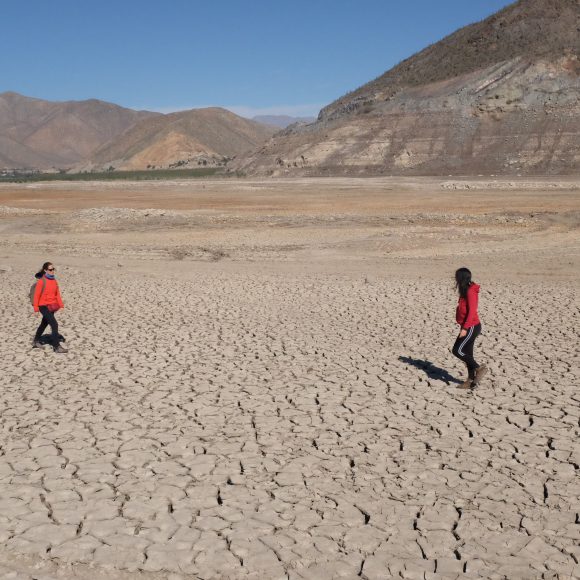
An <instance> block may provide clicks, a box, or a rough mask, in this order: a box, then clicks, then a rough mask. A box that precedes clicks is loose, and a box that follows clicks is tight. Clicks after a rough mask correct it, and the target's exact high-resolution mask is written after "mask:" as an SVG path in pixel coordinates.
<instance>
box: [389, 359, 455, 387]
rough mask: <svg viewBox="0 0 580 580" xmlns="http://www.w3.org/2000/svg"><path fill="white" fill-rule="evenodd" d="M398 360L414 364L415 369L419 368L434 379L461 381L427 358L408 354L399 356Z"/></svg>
mask: <svg viewBox="0 0 580 580" xmlns="http://www.w3.org/2000/svg"><path fill="white" fill-rule="evenodd" d="M399 360H400V361H401V362H404V363H407V364H408V365H411V366H414V367H415V368H417V369H421V370H422V371H424V372H425V374H426V375H427V376H428V377H429V378H430V379H434V380H436V381H443V382H444V383H447V384H449V383H457V384H459V383H461V381H460V380H459V379H456V378H455V377H454V376H453V375H450V374H449V373H448V372H447V371H446V370H445V369H440V368H439V367H436V366H435V365H434V364H433V363H432V362H430V361H428V360H421V359H419V358H411V357H410V356H400V357H399Z"/></svg>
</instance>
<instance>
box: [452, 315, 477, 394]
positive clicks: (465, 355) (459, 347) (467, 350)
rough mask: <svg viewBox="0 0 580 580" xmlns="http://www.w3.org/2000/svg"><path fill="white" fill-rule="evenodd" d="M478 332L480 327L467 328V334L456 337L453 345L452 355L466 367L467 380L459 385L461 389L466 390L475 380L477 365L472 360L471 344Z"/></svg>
mask: <svg viewBox="0 0 580 580" xmlns="http://www.w3.org/2000/svg"><path fill="white" fill-rule="evenodd" d="M480 330H481V327H479V325H478V326H472V327H471V328H468V329H467V334H466V335H465V336H463V337H459V336H458V337H457V340H456V341H455V344H454V345H453V349H452V352H453V354H454V355H455V356H456V357H457V358H458V359H459V360H461V361H463V362H464V363H465V365H466V366H467V374H468V379H467V381H465V382H464V383H463V384H462V385H461V387H462V388H467V387H468V386H469V385H470V383H471V382H472V381H473V380H474V379H475V371H476V369H477V367H478V366H479V365H478V364H477V363H476V362H475V360H474V358H473V343H474V342H475V339H476V338H477V336H478V335H479V332H480Z"/></svg>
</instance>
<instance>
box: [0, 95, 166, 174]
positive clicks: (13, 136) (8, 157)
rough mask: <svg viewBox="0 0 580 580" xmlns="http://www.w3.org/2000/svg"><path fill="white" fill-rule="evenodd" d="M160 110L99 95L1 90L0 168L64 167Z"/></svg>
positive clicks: (84, 156)
mask: <svg viewBox="0 0 580 580" xmlns="http://www.w3.org/2000/svg"><path fill="white" fill-rule="evenodd" d="M157 115H158V113H150V112H146V111H133V110H131V109H125V108H123V107H119V106H118V105H114V104H112V103H106V102H103V101H99V100H96V99H91V100H87V101H66V102H51V101H45V100H42V99H34V98H30V97H25V96H22V95H19V94H17V93H12V92H7V93H1V94H0V168H10V169H14V168H35V169H50V168H66V167H69V166H71V165H72V164H74V163H77V162H79V161H81V160H83V159H86V158H87V157H88V156H89V155H91V154H92V153H93V152H94V151H95V150H96V149H97V148H98V147H100V146H101V145H103V144H104V143H106V142H107V141H110V140H111V139H113V138H114V137H116V136H117V135H119V134H120V133H122V132H123V131H125V130H126V129H127V128H129V127H130V126H131V125H133V124H134V123H136V122H137V121H139V120H141V119H145V118H150V117H156V116H157Z"/></svg>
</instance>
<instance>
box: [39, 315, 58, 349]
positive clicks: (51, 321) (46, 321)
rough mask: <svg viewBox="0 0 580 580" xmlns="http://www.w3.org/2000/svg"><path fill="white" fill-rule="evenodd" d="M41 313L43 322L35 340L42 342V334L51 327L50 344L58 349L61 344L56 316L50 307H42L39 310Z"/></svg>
mask: <svg viewBox="0 0 580 580" xmlns="http://www.w3.org/2000/svg"><path fill="white" fill-rule="evenodd" d="M39 310H40V313H41V314H42V321H41V322H40V326H39V327H38V330H37V331H36V336H35V337H34V340H35V341H37V340H40V337H41V336H42V333H43V332H44V331H45V329H46V327H47V326H49V325H50V330H51V331H52V333H51V337H50V342H51V343H52V346H53V347H54V348H57V347H58V345H59V344H60V335H59V334H58V322H57V321H56V317H55V316H54V312H51V311H50V310H49V309H48V306H41V307H40V308H39Z"/></svg>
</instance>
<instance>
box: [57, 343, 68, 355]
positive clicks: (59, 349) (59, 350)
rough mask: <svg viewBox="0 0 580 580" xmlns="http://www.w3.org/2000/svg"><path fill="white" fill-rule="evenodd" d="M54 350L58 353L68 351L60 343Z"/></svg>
mask: <svg viewBox="0 0 580 580" xmlns="http://www.w3.org/2000/svg"><path fill="white" fill-rule="evenodd" d="M54 352H58V353H59V354H64V353H65V352H68V350H67V349H66V348H64V346H61V345H60V344H59V345H58V346H57V347H56V348H55V349H54Z"/></svg>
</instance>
